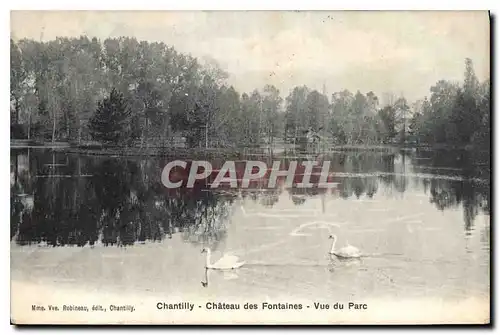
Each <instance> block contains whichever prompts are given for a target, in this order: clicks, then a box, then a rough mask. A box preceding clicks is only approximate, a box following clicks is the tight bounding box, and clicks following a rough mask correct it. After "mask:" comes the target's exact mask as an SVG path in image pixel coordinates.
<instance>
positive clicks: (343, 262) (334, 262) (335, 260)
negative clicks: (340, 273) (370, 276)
mask: <svg viewBox="0 0 500 335" xmlns="http://www.w3.org/2000/svg"><path fill="white" fill-rule="evenodd" d="M329 258H330V262H329V264H328V271H330V272H335V271H336V270H339V269H358V270H362V268H360V267H361V266H362V265H363V259H362V258H342V257H337V256H335V255H329Z"/></svg>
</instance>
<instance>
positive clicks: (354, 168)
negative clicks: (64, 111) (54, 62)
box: [10, 149, 490, 246]
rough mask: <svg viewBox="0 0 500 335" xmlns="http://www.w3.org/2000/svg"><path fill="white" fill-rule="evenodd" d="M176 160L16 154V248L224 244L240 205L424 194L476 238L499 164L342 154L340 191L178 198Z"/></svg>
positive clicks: (426, 154)
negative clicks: (167, 169)
mask: <svg viewBox="0 0 500 335" xmlns="http://www.w3.org/2000/svg"><path fill="white" fill-rule="evenodd" d="M172 159H173V158H158V157H155V158H149V159H133V158H119V157H91V156H82V155H76V154H66V153H65V152H64V151H63V150H52V149H48V150H47V149H11V159H10V162H11V221H10V226H11V236H10V237H11V240H12V241H13V242H15V243H16V244H18V245H27V244H40V243H43V244H47V245H50V246H65V245H75V246H85V245H90V246H93V245H96V244H101V245H104V246H112V245H118V246H127V245H133V244H136V243H141V242H145V241H161V240H164V239H169V238H172V235H173V234H177V233H179V234H182V235H183V236H186V239H189V240H190V241H196V242H197V243H217V241H218V240H220V239H221V238H223V236H224V235H225V234H226V231H227V225H228V224H236V225H237V224H238V222H233V221H234V220H232V219H231V215H232V214H231V211H232V208H233V207H235V206H236V205H235V204H236V203H237V202H238V201H241V200H242V199H243V200H245V199H247V200H250V201H251V202H253V203H255V204H256V205H258V206H260V207H261V208H263V209H270V208H273V206H276V205H277V204H278V203H279V201H280V199H281V198H282V197H283V196H286V197H288V198H289V199H291V201H292V202H291V203H292V204H293V205H291V206H292V207H295V208H298V209H300V207H301V206H302V207H304V205H305V204H306V203H307V202H308V201H312V200H313V199H315V198H317V197H322V199H323V204H325V200H324V199H327V200H328V199H343V200H345V201H346V205H348V204H349V202H350V201H356V200H359V199H379V200H378V201H381V206H382V207H383V206H384V202H386V203H387V206H392V202H391V201H392V200H397V199H399V198H401V197H404V196H405V194H406V193H412V194H413V193H418V194H419V196H420V197H423V198H425V199H426V201H427V202H428V203H429V204H432V206H431V207H430V208H434V209H433V210H434V211H436V212H447V211H452V210H453V211H456V210H459V211H461V213H462V215H461V217H462V222H456V224H457V225H459V224H461V225H462V227H463V230H464V232H465V233H466V234H467V233H468V232H470V231H471V230H473V229H474V223H475V220H476V217H477V216H478V215H489V213H490V179H489V178H490V174H489V161H488V160H487V159H484V160H479V159H477V158H476V157H474V158H472V157H470V155H468V154H466V153H452V152H432V151H421V152H420V151H411V152H406V153H403V152H401V153H397V154H387V153H377V152H349V153H347V152H344V153H343V152H337V153H333V154H331V155H330V156H329V157H327V159H328V160H330V161H331V164H332V166H333V170H334V171H335V173H336V174H335V177H334V178H335V181H336V182H337V183H338V186H337V187H336V188H334V189H331V190H322V189H304V188H288V189H287V188H285V187H276V188H274V189H264V190H256V189H252V190H241V189H240V190H234V189H222V190H208V191H207V190H201V191H200V190H193V189H186V188H180V189H175V190H168V189H167V188H166V187H165V186H164V185H163V184H162V182H161V173H162V169H163V167H164V166H165V165H166V164H167V163H168V162H169V161H171V160H172ZM279 159H280V157H279V156H277V157H273V160H279ZM419 199H420V198H419ZM290 209H293V208H290ZM323 210H325V209H323ZM409 214H411V213H409Z"/></svg>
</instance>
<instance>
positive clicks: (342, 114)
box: [10, 36, 490, 151]
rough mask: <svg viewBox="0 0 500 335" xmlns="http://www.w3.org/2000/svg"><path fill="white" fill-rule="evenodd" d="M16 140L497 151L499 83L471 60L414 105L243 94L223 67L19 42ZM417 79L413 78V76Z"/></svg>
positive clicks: (73, 41)
mask: <svg viewBox="0 0 500 335" xmlns="http://www.w3.org/2000/svg"><path fill="white" fill-rule="evenodd" d="M10 62H11V63H10V65H11V67H10V68H11V85H10V96H11V138H17V139H33V140H40V141H68V142H71V143H84V142H87V141H98V142H101V143H103V142H106V143H111V144H114V145H124V146H125V145H128V146H131V145H134V146H138V145H141V146H142V145H143V144H151V145H156V146H170V145H173V144H174V143H175V142H176V141H177V139H179V138H183V139H185V141H186V143H185V144H186V145H187V146H188V147H199V146H201V147H236V146H237V147H253V146H259V145H262V144H271V145H272V144H273V143H274V142H276V141H277V140H278V141H283V140H284V141H289V140H292V141H293V139H296V138H297V136H300V134H301V133H303V132H304V131H305V130H307V129H309V130H312V131H313V132H315V133H316V134H317V135H318V137H319V138H322V139H325V142H327V143H331V144H379V143H401V142H407V143H408V142H409V143H413V144H416V143H420V144H425V145H431V146H433V145H441V146H454V147H467V146H469V147H473V148H474V149H480V150H482V151H489V146H490V83H489V79H488V80H486V81H485V82H482V83H481V82H479V81H478V79H477V77H476V76H475V74H474V69H473V64H472V60H470V59H466V60H465V69H464V80H463V82H462V83H456V82H450V81H447V80H440V81H438V82H437V83H435V84H434V85H433V86H432V87H430V92H429V97H424V98H423V99H422V100H420V101H416V102H414V103H410V102H408V101H407V100H406V99H405V98H404V97H394V99H391V101H389V102H388V103H386V104H384V105H382V104H381V103H380V99H379V98H378V97H377V96H376V94H375V93H374V92H368V93H366V94H363V93H362V92H360V91H357V92H355V93H353V92H350V91H348V90H343V91H341V92H335V93H333V94H332V95H331V96H330V97H328V96H325V95H324V94H323V93H321V92H318V91H317V90H312V89H309V88H308V87H305V86H299V87H295V88H294V89H293V90H292V91H291V92H290V94H289V95H288V96H287V97H286V98H282V96H281V95H282V92H280V91H279V90H278V89H277V88H276V87H274V86H272V85H266V86H265V87H263V88H261V89H259V90H257V89H256V90H254V91H253V92H249V93H243V94H241V93H239V92H237V91H236V90H235V89H234V88H233V87H231V86H229V85H228V84H227V78H228V74H227V73H225V72H224V71H223V70H222V69H221V68H220V67H219V66H218V65H217V64H216V62H214V61H212V62H207V61H203V62H202V61H200V60H198V59H197V58H194V57H192V56H191V55H186V54H182V53H179V52H177V51H176V50H175V49H174V48H173V47H171V46H168V45H166V44H164V43H149V42H145V41H137V40H136V39H135V38H129V37H122V38H109V39H106V40H104V41H101V40H98V39H96V38H92V39H91V38H88V37H85V36H81V37H79V38H57V39H55V40H52V41H48V42H39V41H34V40H29V39H23V40H19V41H14V40H12V39H11V42H10ZM409 70H411V69H409Z"/></svg>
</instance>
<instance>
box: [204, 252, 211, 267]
mask: <svg viewBox="0 0 500 335" xmlns="http://www.w3.org/2000/svg"><path fill="white" fill-rule="evenodd" d="M205 267H206V268H209V267H210V250H207V256H206V257H205Z"/></svg>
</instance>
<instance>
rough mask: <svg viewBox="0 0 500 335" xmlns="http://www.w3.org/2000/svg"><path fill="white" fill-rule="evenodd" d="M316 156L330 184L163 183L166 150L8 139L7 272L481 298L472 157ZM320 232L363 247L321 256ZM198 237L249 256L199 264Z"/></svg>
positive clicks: (216, 290)
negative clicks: (85, 152)
mask: <svg viewBox="0 0 500 335" xmlns="http://www.w3.org/2000/svg"><path fill="white" fill-rule="evenodd" d="M275 159H276V158H275ZM277 159H279V158H277ZM328 159H329V160H330V161H332V162H333V164H334V166H335V169H336V171H337V172H338V174H337V176H336V177H335V178H336V181H337V182H338V186H337V187H336V188H334V189H332V190H329V191H328V192H314V190H304V189H297V188H296V189H293V190H287V189H283V188H277V189H275V190H262V191H252V192H250V191H249V192H237V191H230V190H225V191H223V192H222V191H217V192H216V191H213V192H206V191H204V192H192V191H191V192H190V191H187V190H186V189H184V190H178V191H176V192H167V190H166V188H165V187H164V186H163V185H162V183H161V178H160V177H161V172H162V169H163V167H164V166H165V164H166V162H167V161H168V159H166V158H161V159H159V158H151V159H139V158H137V159H133V158H127V159H124V158H117V157H114V158H113V157H93V156H82V155H76V154H65V153H64V151H52V150H51V149H12V150H11V221H10V225H11V277H12V280H23V281H27V282H33V283H51V284H55V285H74V286H78V287H80V288H88V289H108V288H109V289H110V290H111V289H113V290H116V291H118V292H132V291H133V292H144V294H147V292H152V293H154V294H161V295H163V296H165V297H166V296H168V295H169V294H171V293H175V294H176V295H177V296H182V295H183V294H186V295H190V296H193V295H196V296H199V297H208V298H209V297H228V298H231V297H233V298H235V299H238V298H249V299H250V298H269V299H272V298H274V297H284V296H290V297H293V298H300V299H319V298H321V299H325V300H330V301H334V300H339V299H351V300H352V299H354V300H356V299H367V298H384V297H392V298H394V297H401V298H411V297H422V296H425V297H433V298H440V299H450V300H451V301H452V300H454V299H462V298H465V297H471V296H472V297H486V298H488V297H489V290H490V281H489V278H490V272H489V271H490V215H489V212H490V180H489V172H488V171H486V170H485V169H484V168H485V166H483V165H481V164H482V163H481V162H476V164H473V163H471V161H470V160H469V159H468V158H467V157H466V156H464V155H457V154H451V153H443V152H429V151H424V152H409V153H406V154H403V153H401V152H398V153H395V154H382V153H374V152H351V153H341V152H338V153H333V154H331V157H328ZM332 233H333V234H336V235H337V236H338V246H343V245H345V244H346V243H347V242H349V244H351V245H354V246H356V247H358V248H359V249H360V250H361V252H362V253H363V255H364V257H362V258H361V259H360V260H357V261H349V262H341V261H339V260H337V259H335V258H331V257H330V256H329V255H328V251H329V250H330V247H331V242H332V240H330V239H329V238H328V237H329V234H332ZM204 247H209V248H211V250H212V258H213V260H216V259H217V258H218V257H220V256H221V255H222V254H223V253H228V252H230V253H233V254H234V255H237V256H239V257H240V258H241V259H243V260H245V261H246V262H247V263H246V264H245V265H244V266H243V267H242V268H240V269H238V270H234V271H225V272H220V271H209V272H206V271H205V270H204V264H205V259H204V257H205V254H201V253H200V251H201V249H202V248H204ZM202 283H206V284H202Z"/></svg>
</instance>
